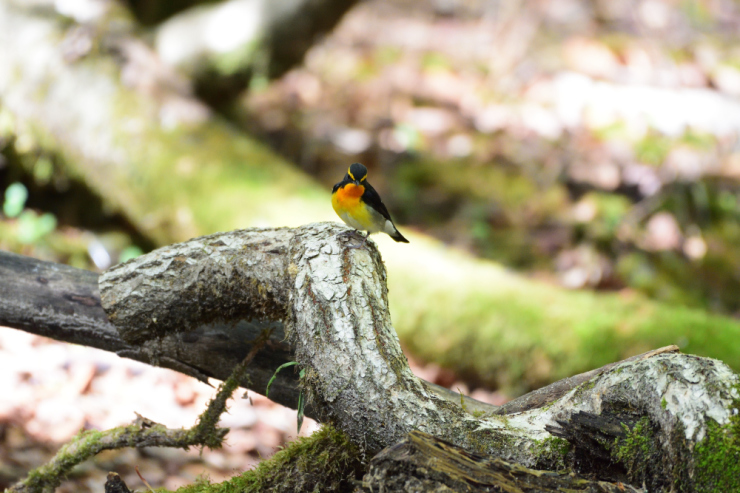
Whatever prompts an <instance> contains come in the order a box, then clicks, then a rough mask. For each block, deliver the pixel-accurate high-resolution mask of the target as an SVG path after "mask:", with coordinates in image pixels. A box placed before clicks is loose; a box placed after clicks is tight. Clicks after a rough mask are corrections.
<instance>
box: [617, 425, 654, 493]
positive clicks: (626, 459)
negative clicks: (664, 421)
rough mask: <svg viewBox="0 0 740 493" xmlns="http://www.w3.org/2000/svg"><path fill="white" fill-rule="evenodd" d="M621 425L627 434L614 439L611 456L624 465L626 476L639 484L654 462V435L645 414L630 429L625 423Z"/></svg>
mask: <svg viewBox="0 0 740 493" xmlns="http://www.w3.org/2000/svg"><path fill="white" fill-rule="evenodd" d="M622 426H623V427H624V429H625V431H626V432H627V435H626V436H625V437H623V438H616V439H615V440H614V444H613V447H612V457H613V458H614V459H615V460H616V461H617V462H620V463H622V464H623V465H624V466H625V469H626V470H627V477H628V478H630V480H631V481H633V482H636V483H638V484H639V483H640V482H641V481H643V480H644V479H645V477H646V475H647V473H648V472H649V471H650V469H649V468H650V466H651V464H652V463H653V462H654V457H653V456H654V455H655V454H656V451H655V449H654V444H655V443H656V442H655V435H654V433H653V429H652V427H651V426H650V420H649V418H648V417H647V416H644V417H643V418H642V419H640V421H638V422H637V423H636V424H635V426H634V427H633V428H632V429H631V430H630V429H629V427H628V426H627V425H625V424H622Z"/></svg>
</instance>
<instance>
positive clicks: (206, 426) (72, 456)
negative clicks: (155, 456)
mask: <svg viewBox="0 0 740 493" xmlns="http://www.w3.org/2000/svg"><path fill="white" fill-rule="evenodd" d="M269 336H270V331H268V330H265V331H263V332H262V334H260V336H259V337H258V338H257V340H256V341H255V342H254V344H253V346H252V349H251V350H250V351H249V354H247V356H246V357H245V358H244V360H243V361H242V362H241V363H240V364H239V365H237V367H236V368H234V371H233V372H232V374H231V376H230V377H229V378H227V379H226V381H224V382H223V383H222V384H221V386H220V387H219V389H218V392H216V396H215V397H214V398H213V399H212V400H211V402H209V403H208V406H207V407H206V410H205V411H203V413H202V414H201V415H200V416H199V418H198V422H197V424H195V425H194V426H193V427H192V428H190V429H182V428H180V429H171V428H167V427H166V426H164V425H162V424H159V423H155V422H154V421H152V420H150V419H147V418H145V417H143V416H140V415H139V414H137V415H136V419H135V420H134V422H133V423H131V424H130V425H128V426H125V427H122V428H113V429H111V430H106V431H97V430H88V431H83V432H82V433H80V434H79V435H77V436H76V437H75V438H73V439H72V441H71V442H69V443H67V444H65V445H64V446H63V447H62V448H61V449H60V450H59V452H57V454H56V455H55V456H54V457H53V458H52V459H51V460H50V461H49V462H47V463H46V464H44V465H43V466H40V467H38V468H36V469H34V470H33V471H31V472H29V473H28V476H27V477H26V479H24V480H22V481H20V482H18V483H16V484H15V485H13V486H12V487H11V488H10V489H9V490H8V492H12V493H21V492H23V493H36V492H42V491H47V490H53V489H54V488H56V487H57V486H59V484H61V482H62V480H63V479H64V477H65V476H66V475H67V474H68V473H69V471H70V470H71V469H72V468H73V467H74V466H76V465H77V464H80V463H81V462H84V461H85V460H87V459H89V458H91V457H93V456H95V455H96V454H98V453H100V452H102V451H104V450H114V449H119V448H124V447H172V448H182V449H186V450H187V449H188V448H190V447H194V446H201V447H208V448H211V449H213V448H219V447H220V446H221V445H222V443H223V440H224V437H225V436H226V434H227V433H228V432H229V429H228V428H219V427H218V420H219V418H220V417H221V414H222V413H223V412H224V411H225V410H226V401H228V400H229V398H230V397H231V395H232V394H233V392H234V390H235V389H236V388H237V387H238V386H239V380H240V379H241V378H242V377H243V375H244V372H245V371H246V369H247V366H248V365H249V363H250V362H251V361H252V359H254V357H255V355H256V354H257V353H258V352H259V351H260V349H262V348H263V347H264V345H265V344H266V343H267V340H268V339H269Z"/></svg>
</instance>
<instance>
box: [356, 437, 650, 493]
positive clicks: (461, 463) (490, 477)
mask: <svg viewBox="0 0 740 493" xmlns="http://www.w3.org/2000/svg"><path fill="white" fill-rule="evenodd" d="M361 488H362V491H367V492H371V493H372V492H378V491H383V492H387V493H394V492H398V493H405V492H408V491H418V492H428V493H436V492H438V493H450V492H460V493H473V492H481V493H484V492H491V493H497V492H517V493H550V492H552V493H555V492H569V493H630V492H632V493H637V492H638V491H641V490H638V489H636V488H633V487H632V486H630V485H626V484H621V483H607V482H603V481H589V480H587V479H584V478H580V477H578V476H576V475H573V474H568V473H567V472H561V473H557V472H549V471H537V470H533V469H527V468H526V467H522V466H520V465H517V464H510V463H508V462H505V461H502V460H501V459H490V458H487V457H483V456H480V455H476V454H471V453H469V452H466V451H465V450H463V449H461V448H460V447H456V446H454V445H452V444H451V443H448V442H445V441H444V440H440V439H438V438H435V437H433V436H431V435H427V434H425V433H420V432H418V431H413V432H411V433H410V434H409V436H408V437H407V438H406V439H404V440H403V441H401V442H400V443H397V444H395V445H393V446H391V447H388V448H386V449H384V450H383V451H381V452H380V453H379V454H378V455H376V456H375V457H373V459H372V460H371V461H370V465H369V470H368V472H367V474H365V477H364V478H363V481H362V484H361Z"/></svg>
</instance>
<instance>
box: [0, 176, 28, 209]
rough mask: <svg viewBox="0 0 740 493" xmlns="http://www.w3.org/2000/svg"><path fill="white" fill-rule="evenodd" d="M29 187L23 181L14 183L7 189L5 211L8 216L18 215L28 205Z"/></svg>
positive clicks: (4, 203)
mask: <svg viewBox="0 0 740 493" xmlns="http://www.w3.org/2000/svg"><path fill="white" fill-rule="evenodd" d="M27 199H28V189H27V188H26V187H25V185H23V183H17V182H16V183H13V184H11V185H10V186H9V187H8V188H7V189H6V190H5V202H3V213H4V214H5V215H6V216H8V217H17V216H18V215H19V214H20V213H21V212H22V211H23V207H25V205H26V200H27Z"/></svg>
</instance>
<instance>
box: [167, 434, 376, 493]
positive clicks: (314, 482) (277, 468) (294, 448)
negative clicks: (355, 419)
mask: <svg viewBox="0 0 740 493" xmlns="http://www.w3.org/2000/svg"><path fill="white" fill-rule="evenodd" d="M361 457H362V455H361V453H360V451H359V449H358V448H357V447H356V446H355V445H353V444H352V443H351V442H350V441H349V438H348V437H347V436H346V435H345V434H344V433H342V432H340V431H338V430H336V429H335V428H334V427H332V426H330V425H325V426H323V427H322V428H321V429H320V430H319V431H317V432H316V433H314V434H313V435H311V436H310V437H307V438H299V439H297V440H296V441H294V442H292V443H291V444H289V445H288V446H287V447H286V448H284V449H283V450H281V451H280V452H278V453H276V454H275V455H274V456H272V457H271V458H270V459H267V460H264V461H262V462H260V464H259V465H258V466H257V467H256V468H254V469H252V470H250V471H246V472H244V473H242V474H240V475H238V476H235V477H233V478H231V479H230V480H228V481H225V482H223V483H219V484H212V483H211V482H210V481H209V480H207V479H203V480H201V481H199V482H196V483H195V484H192V485H189V486H186V487H184V488H180V489H179V490H177V491H178V493H206V492H207V493H237V492H238V493H251V492H255V493H256V492H260V491H272V492H294V491H306V492H312V491H316V492H324V491H327V492H329V491H346V490H348V489H350V488H351V480H352V479H355V478H357V477H358V475H359V474H360V473H361V472H362V464H361Z"/></svg>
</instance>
